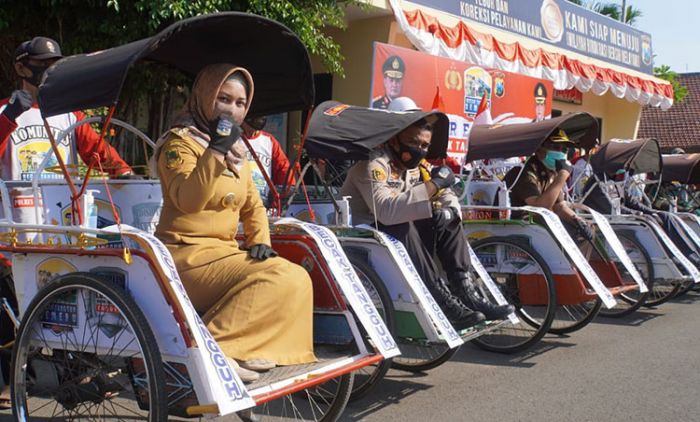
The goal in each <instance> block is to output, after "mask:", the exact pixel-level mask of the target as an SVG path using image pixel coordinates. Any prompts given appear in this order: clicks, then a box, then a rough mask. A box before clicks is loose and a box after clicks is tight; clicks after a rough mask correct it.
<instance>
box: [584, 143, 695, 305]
mask: <svg viewBox="0 0 700 422" xmlns="http://www.w3.org/2000/svg"><path fill="white" fill-rule="evenodd" d="M611 149H614V150H613V151H611ZM599 154H600V155H599ZM590 165H591V167H592V170H593V174H592V175H591V177H593V178H594V181H595V183H596V184H597V185H598V186H599V188H600V189H601V192H602V193H603V194H604V195H608V193H607V192H608V191H609V189H616V190H617V191H620V192H624V191H625V186H627V184H629V183H639V184H640V186H638V190H639V191H640V192H641V194H642V195H643V196H642V198H640V199H641V200H642V201H645V200H646V202H647V203H651V201H649V200H648V198H646V192H645V189H644V186H645V185H646V184H658V183H660V182H661V179H660V178H659V180H657V181H654V180H651V179H647V180H645V181H640V180H637V179H635V178H632V174H634V175H641V174H647V175H654V174H656V175H659V174H660V173H662V172H663V168H664V165H663V161H662V155H661V150H660V147H659V144H658V141H657V140H655V139H638V140H621V139H612V140H610V141H609V142H608V143H606V145H604V146H603V147H602V148H601V149H600V150H598V151H597V152H596V153H595V154H594V155H593V156H592V157H591V158H590ZM620 170H624V172H625V175H624V178H623V180H618V181H615V180H613V176H614V173H615V172H617V171H620ZM667 173H668V171H667ZM594 188H595V185H591V186H590V188H589V189H588V190H586V191H584V192H583V193H582V196H581V198H579V199H578V202H579V203H582V202H584V201H585V200H586V198H587V197H588V195H590V194H591V192H592V191H593V189H594ZM620 200H621V199H615V200H611V204H614V205H616V204H619V201H620ZM668 216H669V218H671V219H672V220H673V223H674V224H676V225H677V227H678V229H679V230H678V234H679V236H681V239H679V241H682V242H684V243H685V244H686V246H687V247H689V248H691V250H697V248H698V245H700V238H698V236H697V235H696V234H695V232H693V231H692V229H690V228H689V227H688V225H687V224H686V222H684V221H683V220H682V219H681V218H679V217H680V216H678V215H677V214H676V213H668ZM606 218H607V219H608V221H609V222H610V224H611V225H612V226H613V228H614V229H615V231H616V232H619V233H625V234H626V235H627V236H630V237H632V238H634V239H635V240H636V241H637V242H638V243H639V244H640V246H642V247H643V248H644V249H645V251H646V253H647V255H648V256H649V258H650V260H651V263H652V265H653V271H654V280H651V283H650V284H651V285H652V290H654V291H656V290H659V289H665V291H667V290H668V287H669V285H670V288H671V291H674V290H675V291H677V290H678V288H677V287H673V286H674V285H676V284H677V285H682V284H683V283H688V284H692V282H695V283H697V282H699V281H700V272H699V271H698V268H697V266H696V265H695V264H693V263H692V262H691V261H690V260H689V259H688V258H687V257H686V256H685V255H684V254H683V253H682V252H681V251H680V250H679V249H678V247H677V246H676V245H675V243H674V242H673V240H671V237H670V236H669V234H668V233H666V231H665V229H664V228H663V227H662V226H661V224H660V223H659V222H658V221H656V220H655V219H654V218H653V217H652V216H649V215H630V214H621V213H620V210H619V208H618V207H617V206H614V208H613V214H612V215H606ZM644 259H645V258H644V257H642V256H636V257H635V260H636V262H637V263H639V264H641V261H642V260H644ZM674 259H675V260H674ZM672 297H673V294H664V296H662V297H661V298H660V299H659V300H656V301H653V296H652V298H650V300H649V301H650V302H651V303H654V302H656V304H661V303H663V302H665V301H666V300H669V299H671V298H672Z"/></svg>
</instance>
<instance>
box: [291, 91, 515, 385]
mask: <svg viewBox="0 0 700 422" xmlns="http://www.w3.org/2000/svg"><path fill="white" fill-rule="evenodd" d="M429 115H435V116H437V123H436V124H435V126H434V127H435V129H434V133H433V141H432V143H431V146H430V150H429V152H428V157H429V158H430V157H444V156H445V154H446V150H447V118H446V116H445V115H444V114H442V113H432V112H427V113H426V112H414V113H398V112H396V113H392V112H387V111H383V110H373V109H368V108H364V107H357V106H350V105H347V104H342V103H338V102H335V101H327V102H324V103H322V104H320V105H319V106H318V107H317V108H316V110H315V111H314V113H313V115H312V116H311V119H310V123H309V131H308V136H307V138H306V139H305V140H304V141H303V142H304V143H303V146H302V147H303V150H304V151H305V152H306V154H307V156H308V158H309V161H308V163H307V164H306V165H305V166H304V168H303V169H302V170H301V174H300V176H299V177H298V178H297V186H296V187H295V188H294V189H295V190H297V194H296V195H293V194H291V195H288V200H287V206H285V213H286V215H287V216H290V217H295V218H298V219H304V220H315V221H317V222H319V223H321V224H324V225H326V226H327V227H328V228H329V229H330V230H332V231H333V232H334V233H335V234H336V235H337V236H338V238H339V240H340V242H341V244H342V246H343V249H344V250H345V252H346V253H347V254H348V258H349V259H350V261H351V263H352V265H353V267H354V268H355V271H356V272H357V274H358V275H359V276H360V279H361V280H362V282H363V284H364V286H365V288H366V289H367V291H368V292H369V293H370V296H372V297H373V299H374V301H375V304H376V306H377V308H378V309H380V312H381V313H382V316H383V317H384V320H385V322H386V324H387V326H388V327H389V329H390V330H391V332H392V333H393V335H394V337H395V338H396V340H397V342H398V345H399V349H400V350H401V355H400V356H396V357H394V358H393V360H392V362H388V361H386V360H385V361H382V362H380V364H379V365H378V366H377V367H376V368H375V370H374V371H373V372H367V371H365V372H364V373H363V371H358V373H356V375H355V379H356V389H355V390H354V392H353V398H356V397H361V396H362V395H363V394H366V393H367V392H368V391H370V389H371V388H372V387H373V386H374V385H376V384H377V383H378V382H379V381H380V380H381V378H382V377H383V375H384V374H385V373H386V371H387V370H388V369H389V366H390V365H393V367H394V368H397V369H401V370H406V371H411V372H420V371H425V370H428V369H432V368H435V367H437V366H438V365H441V364H442V363H444V362H446V361H447V360H449V359H450V357H452V356H453V355H454V353H455V352H456V351H457V350H458V348H459V346H460V345H461V344H463V343H464V342H465V341H468V340H470V339H472V338H475V337H477V336H479V335H483V334H484V333H486V332H488V331H489V330H492V329H496V328H497V327H498V326H500V325H502V324H504V323H506V322H503V321H498V322H487V323H484V324H480V325H478V326H476V327H473V328H470V329H466V330H463V331H459V332H458V331H456V330H455V328H454V327H453V326H452V325H451V324H450V322H449V321H448V319H447V318H446V316H445V314H444V313H443V311H442V310H441V309H440V306H439V305H438V303H437V302H436V299H435V298H434V297H433V295H431V293H430V292H429V291H428V289H427V287H426V286H425V284H424V283H423V281H422V280H421V278H420V275H419V274H418V272H417V270H416V268H415V266H414V265H413V263H412V261H411V258H410V257H409V256H408V253H407V252H406V249H405V248H404V246H403V245H402V244H401V242H399V241H398V240H396V239H394V238H393V237H391V236H389V235H387V234H385V233H382V232H381V231H379V230H377V229H375V228H374V227H372V226H368V225H360V226H353V225H352V215H351V213H350V207H349V204H348V198H342V197H340V195H339V193H338V188H337V186H334V185H337V183H334V180H333V179H335V181H337V180H341V181H342V180H343V178H344V175H345V170H347V168H349V164H350V163H352V162H355V161H359V160H366V159H368V158H369V154H370V152H371V151H372V150H373V149H374V148H376V147H378V146H379V145H381V144H383V143H385V142H386V141H387V140H388V139H389V138H391V137H392V136H394V135H395V134H397V133H398V132H400V131H401V130H403V129H405V128H406V127H408V126H410V125H411V124H412V123H414V122H416V121H418V120H420V119H421V118H424V117H426V116H429ZM322 161H325V162H323V163H322ZM334 163H335V167H334V166H333V164H334ZM321 165H323V166H324V167H325V169H321ZM324 170H325V174H324ZM307 173H310V174H312V175H313V176H315V177H316V178H317V182H316V183H315V184H314V185H313V186H308V187H304V186H302V183H303V180H304V175H305V174H307ZM324 176H325V177H324ZM476 264H477V265H478V264H479V263H478V262H476ZM480 276H483V277H485V280H484V279H481V278H480ZM474 278H475V279H476V278H478V279H479V283H480V284H481V287H483V288H484V289H488V288H489V287H490V288H492V289H493V292H492V293H491V294H490V295H491V296H494V295H495V297H496V299H495V301H497V302H498V303H500V304H502V303H505V301H504V298H503V297H502V296H501V295H500V294H499V293H500V292H499V291H498V289H497V288H496V287H495V285H494V284H493V282H492V281H491V280H490V278H488V274H487V273H486V272H485V271H481V272H480V273H478V274H475V276H474ZM512 318H514V316H512ZM365 369H367V368H365Z"/></svg>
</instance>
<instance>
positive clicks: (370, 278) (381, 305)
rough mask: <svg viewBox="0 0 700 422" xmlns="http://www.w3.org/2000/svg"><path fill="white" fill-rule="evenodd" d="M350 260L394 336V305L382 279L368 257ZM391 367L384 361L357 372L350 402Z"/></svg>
mask: <svg viewBox="0 0 700 422" xmlns="http://www.w3.org/2000/svg"><path fill="white" fill-rule="evenodd" d="M348 259H349V260H350V264H352V266H353V268H354V269H355V272H356V273H357V276H358V277H360V281H361V282H362V285H363V286H364V288H365V290H367V293H368V294H369V297H370V299H371V300H372V303H374V306H375V307H376V308H377V311H378V312H379V314H380V315H381V317H382V319H383V320H384V324H386V327H387V329H388V330H389V332H390V333H392V335H393V333H394V331H395V330H394V327H395V322H394V304H393V303H392V301H391V296H389V292H388V291H387V289H386V287H385V286H384V283H383V282H382V279H381V278H380V277H379V275H378V274H377V272H376V271H374V269H373V268H372V266H371V265H369V258H368V257H366V256H362V255H358V254H356V253H348ZM362 334H363V335H365V336H364V338H365V343H366V345H367V348H368V349H370V350H372V349H374V346H373V345H372V344H371V342H370V340H369V336H367V335H366V333H365V331H364V330H363V329H362ZM390 367H391V359H384V360H382V361H379V362H377V363H375V364H373V365H369V366H365V367H364V368H362V369H360V370H358V371H355V381H354V383H353V387H352V393H351V394H350V400H351V401H353V400H357V399H359V398H361V397H363V396H365V395H366V394H367V393H369V392H370V391H371V390H372V388H374V386H375V385H377V384H378V383H379V382H380V381H381V380H382V378H384V375H386V373H387V371H388V370H389V368H390Z"/></svg>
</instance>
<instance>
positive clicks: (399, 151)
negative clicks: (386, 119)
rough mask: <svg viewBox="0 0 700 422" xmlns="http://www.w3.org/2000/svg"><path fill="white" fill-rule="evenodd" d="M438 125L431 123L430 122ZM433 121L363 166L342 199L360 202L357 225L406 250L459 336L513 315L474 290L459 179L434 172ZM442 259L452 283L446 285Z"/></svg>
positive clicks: (352, 174)
mask: <svg viewBox="0 0 700 422" xmlns="http://www.w3.org/2000/svg"><path fill="white" fill-rule="evenodd" d="M434 118H435V116H434V115H429V117H428V118H426V119H434ZM426 119H420V120H418V121H417V122H415V123H413V124H412V125H411V126H409V127H407V128H405V129H404V130H403V131H401V132H400V133H398V134H397V135H395V136H393V137H392V138H391V139H389V141H388V142H387V143H385V144H384V145H382V146H381V147H379V149H376V150H374V152H373V153H372V154H371V155H370V159H369V160H364V161H360V162H358V163H357V164H355V165H354V166H353V167H352V168H351V169H350V171H349V173H348V177H347V179H346V180H345V183H344V185H343V187H342V189H341V194H342V195H343V196H351V197H352V198H351V199H350V207H351V210H352V216H353V221H354V222H355V223H356V224H372V225H374V224H376V226H377V228H378V229H379V230H381V231H383V232H385V233H388V234H390V235H391V236H393V237H395V238H397V239H398V240H399V241H401V242H402V243H403V244H404V246H405V247H406V249H407V251H408V253H409V255H410V256H411V259H412V261H413V263H414V265H415V266H416V269H417V271H418V273H419V274H420V275H421V277H422V279H423V280H424V281H425V283H426V286H427V287H428V289H429V290H430V292H431V294H432V295H433V296H434V297H435V299H436V301H437V302H438V304H439V305H440V306H441V307H442V308H443V310H445V313H446V314H447V317H448V319H449V320H450V321H451V322H452V324H453V325H454V326H455V328H457V329H464V328H467V327H470V326H473V325H475V324H477V323H479V322H480V321H483V320H484V319H485V318H487V319H490V320H495V319H503V318H505V317H506V316H507V315H508V314H510V313H511V312H513V307H512V306H510V305H506V306H495V305H493V304H491V303H490V302H488V301H487V300H485V299H484V298H483V297H481V296H480V295H479V294H478V293H477V292H476V289H474V287H473V285H472V282H471V279H470V277H469V273H468V271H469V265H470V263H469V255H468V252H467V245H466V243H465V242H466V240H465V237H464V234H463V233H462V224H461V216H460V205H459V201H458V199H457V197H456V196H455V194H454V193H453V192H452V190H451V189H450V186H452V184H454V181H455V176H454V173H453V172H452V170H450V169H449V167H446V166H440V167H432V166H431V165H430V164H429V163H427V162H426V161H425V156H426V154H427V151H428V148H429V146H430V142H431V139H432V131H433V127H432V124H431V122H429V121H428V120H426ZM434 254H436V255H437V257H438V258H439V259H440V262H441V264H442V267H443V268H444V269H445V271H446V273H447V278H448V282H446V281H445V280H443V279H442V278H441V277H440V272H439V270H438V268H437V265H436V263H435V261H434V260H433V255H434ZM448 283H449V284H448Z"/></svg>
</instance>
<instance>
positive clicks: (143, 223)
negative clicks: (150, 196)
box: [131, 202, 161, 233]
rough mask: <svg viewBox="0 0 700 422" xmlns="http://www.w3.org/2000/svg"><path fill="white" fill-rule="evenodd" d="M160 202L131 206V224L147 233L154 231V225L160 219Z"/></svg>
mask: <svg viewBox="0 0 700 422" xmlns="http://www.w3.org/2000/svg"><path fill="white" fill-rule="evenodd" d="M160 211H161V204H160V202H146V203H143V204H137V205H134V206H133V207H131V215H132V216H133V218H134V221H132V222H131V225H132V226H134V227H136V228H138V229H141V230H143V231H145V232H148V233H155V231H156V225H157V224H158V220H160Z"/></svg>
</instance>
